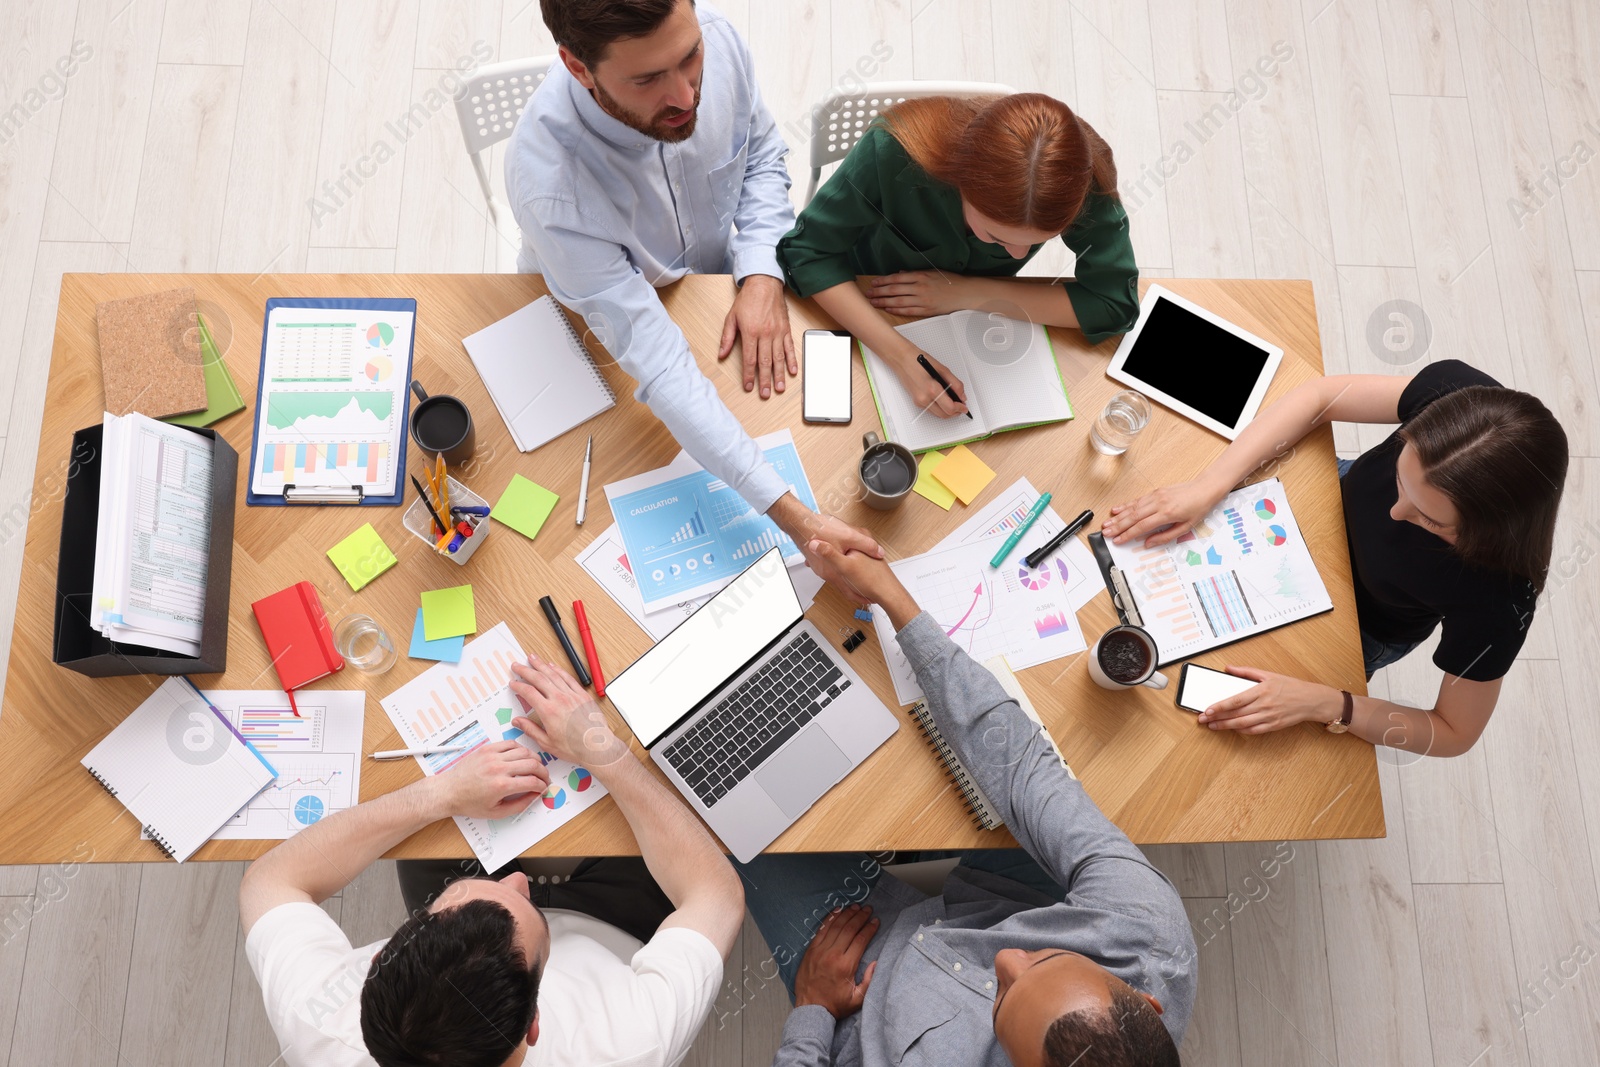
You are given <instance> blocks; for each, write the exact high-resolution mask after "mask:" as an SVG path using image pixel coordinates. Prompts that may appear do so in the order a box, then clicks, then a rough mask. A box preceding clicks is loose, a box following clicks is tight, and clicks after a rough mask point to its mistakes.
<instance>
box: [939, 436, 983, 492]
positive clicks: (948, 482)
mask: <svg viewBox="0 0 1600 1067" xmlns="http://www.w3.org/2000/svg"><path fill="white" fill-rule="evenodd" d="M933 476H934V478H936V479H938V480H939V481H940V482H943V483H944V487H945V488H946V489H948V490H950V491H951V492H952V493H954V494H955V495H956V497H957V498H958V499H959V500H960V501H961V502H962V503H963V504H970V503H972V502H973V501H974V500H976V499H977V498H978V494H979V493H981V492H983V487H984V486H986V485H988V484H989V483H990V482H992V481H994V471H992V470H990V469H989V468H988V467H987V466H986V465H985V464H984V462H983V460H981V459H979V458H978V457H977V456H976V455H974V454H973V451H972V449H970V448H968V447H967V446H966V445H957V446H956V447H955V448H953V449H951V450H950V454H949V455H948V456H946V457H944V460H943V461H942V462H940V463H939V465H938V466H937V467H935V468H934V470H933Z"/></svg>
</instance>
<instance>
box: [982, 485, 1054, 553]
mask: <svg viewBox="0 0 1600 1067" xmlns="http://www.w3.org/2000/svg"><path fill="white" fill-rule="evenodd" d="M1049 506H1050V494H1049V493H1044V494H1042V495H1041V496H1040V497H1039V499H1038V500H1035V501H1034V502H1033V507H1031V508H1029V509H1028V513H1027V514H1026V515H1024V516H1023V517H1022V521H1021V522H1019V523H1017V528H1016V529H1015V530H1012V531H1011V536H1010V537H1008V538H1006V543H1005V544H1003V545H1001V546H1000V551H998V552H996V553H995V554H994V558H993V559H991V560H990V561H989V566H991V567H998V566H1000V564H1002V563H1004V562H1005V561H1006V557H1007V556H1008V555H1010V554H1011V550H1012V549H1013V548H1016V547H1017V542H1018V541H1020V540H1022V535H1023V534H1025V533H1027V532H1028V530H1029V529H1030V528H1031V527H1032V526H1033V524H1034V523H1035V522H1036V521H1037V520H1038V518H1039V516H1040V515H1043V514H1044V509H1045V508H1047V507H1049Z"/></svg>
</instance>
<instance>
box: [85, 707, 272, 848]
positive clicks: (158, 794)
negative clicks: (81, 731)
mask: <svg viewBox="0 0 1600 1067" xmlns="http://www.w3.org/2000/svg"><path fill="white" fill-rule="evenodd" d="M82 763H83V765H84V767H86V768H88V771H89V773H90V774H92V775H94V776H95V778H96V779H98V780H99V782H100V784H101V785H103V786H105V787H106V791H107V792H109V793H110V794H111V795H112V796H114V797H116V798H117V799H118V800H120V801H121V802H122V805H123V807H125V808H127V809H128V810H129V811H131V812H132V813H133V817H134V818H135V819H137V820H139V825H140V826H142V827H143V828H144V831H145V833H146V834H148V835H149V836H150V839H151V840H153V841H154V842H155V843H156V845H157V846H158V847H159V848H160V849H161V851H163V852H165V853H166V854H167V855H169V856H171V857H172V858H173V859H175V860H177V861H178V862H179V863H182V862H183V861H184V860H186V859H188V858H189V857H190V856H191V855H193V854H194V850H195V849H197V848H199V847H200V846H201V845H203V844H205V843H206V842H207V841H208V840H210V838H211V835H212V834H214V833H216V832H217V831H218V830H219V829H221V828H222V824H223V823H225V822H227V821H228V820H229V819H231V818H233V816H234V814H235V813H237V812H238V811H239V809H240V808H242V807H244V806H245V805H246V804H248V803H250V801H251V799H252V798H253V797H254V796H255V795H256V794H257V793H259V792H261V790H263V789H265V788H266V787H267V786H268V785H269V784H271V782H272V780H273V779H274V778H276V777H277V776H278V772H277V771H275V770H273V769H272V765H271V764H269V763H268V762H267V761H266V760H265V759H263V758H262V756H261V754H260V753H259V752H257V751H256V750H255V749H254V748H252V747H251V746H250V744H249V742H247V741H245V739H244V738H242V737H240V736H239V734H238V733H237V731H235V730H234V728H233V724H232V723H230V722H229V721H228V720H227V719H226V718H224V717H223V716H221V715H219V714H217V712H216V711H215V710H213V709H212V707H211V706H210V705H209V704H207V703H206V701H205V698H203V697H202V696H201V695H200V693H199V691H197V690H196V689H195V688H194V687H193V686H192V685H190V684H189V682H188V681H187V680H185V679H183V678H179V677H174V678H168V679H167V680H166V682H165V683H163V684H162V686H161V688H159V689H157V690H156V691H155V692H154V693H152V694H150V697H149V699H147V700H146V701H145V702H144V703H143V704H140V705H139V706H138V707H137V708H135V709H134V710H133V714H131V715H129V716H128V717H127V718H126V719H124V720H122V723H121V724H120V725H119V726H118V727H117V728H116V729H115V730H112V731H111V732H110V733H109V734H107V735H106V737H105V740H103V741H101V742H100V743H99V744H98V745H96V746H94V749H93V750H92V751H91V752H90V753H89V754H88V755H87V756H85V757H83V760H82Z"/></svg>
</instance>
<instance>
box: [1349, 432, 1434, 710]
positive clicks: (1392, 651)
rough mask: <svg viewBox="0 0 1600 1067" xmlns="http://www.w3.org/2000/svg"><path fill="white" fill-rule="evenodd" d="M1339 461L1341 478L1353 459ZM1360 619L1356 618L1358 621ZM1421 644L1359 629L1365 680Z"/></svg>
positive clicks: (1353, 463) (1351, 464)
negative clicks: (1374, 635)
mask: <svg viewBox="0 0 1600 1067" xmlns="http://www.w3.org/2000/svg"><path fill="white" fill-rule="evenodd" d="M1338 462H1339V477H1341V478H1343V477H1344V476H1345V475H1346V474H1348V473H1349V472H1350V468H1351V467H1353V466H1355V462H1356V461H1355V460H1353V459H1341V460H1339V461H1338ZM1359 621H1360V620H1357V622H1358V623H1359ZM1420 644H1422V642H1421V641H1409V642H1407V641H1380V640H1378V639H1377V638H1376V637H1373V636H1372V635H1371V634H1369V633H1367V631H1365V630H1362V631H1361V659H1362V660H1363V661H1364V665H1365V667H1366V670H1367V681H1369V682H1370V681H1372V676H1373V675H1374V674H1376V673H1377V672H1378V671H1379V670H1381V669H1382V668H1384V667H1387V666H1388V665H1389V664H1391V663H1393V662H1395V661H1396V660H1399V659H1404V658H1405V655H1406V653H1408V652H1410V651H1411V650H1412V649H1413V648H1416V647H1417V646H1418V645H1420Z"/></svg>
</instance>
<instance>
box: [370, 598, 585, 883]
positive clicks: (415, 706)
mask: <svg viewBox="0 0 1600 1067" xmlns="http://www.w3.org/2000/svg"><path fill="white" fill-rule="evenodd" d="M525 658H526V657H525V656H524V654H523V651H522V647H521V646H520V645H518V644H517V640H516V638H514V637H512V636H511V630H510V629H509V628H508V627H507V626H506V624H505V623H503V622H502V623H500V624H499V625H498V626H496V627H495V628H494V629H492V630H490V631H488V632H487V633H485V634H482V635H481V636H479V637H477V638H475V639H474V640H472V641H469V642H467V645H466V647H465V648H464V649H463V650H462V653H461V662H459V663H440V664H437V665H436V666H433V667H430V668H429V669H428V670H426V671H424V672H423V673H422V674H420V675H418V676H417V677H416V678H413V679H412V680H411V681H410V682H408V683H406V684H405V685H404V686H402V687H400V688H399V689H397V690H395V691H394V692H393V693H390V694H389V695H388V696H387V697H385V698H383V700H382V701H381V702H380V703H381V704H382V705H383V710H384V712H385V713H386V714H387V715H388V716H389V721H390V722H392V723H394V727H395V729H396V730H398V731H399V732H400V737H401V740H402V741H403V742H404V747H406V748H424V747H443V746H447V745H467V746H468V747H467V748H466V749H464V750H462V751H461V752H446V753H439V754H437V755H433V756H418V757H416V760H417V763H418V764H419V765H420V766H421V767H422V773H424V774H427V775H434V774H441V773H443V772H445V771H447V770H449V769H450V768H451V767H453V766H455V764H457V763H458V762H460V761H461V760H462V759H464V758H465V757H466V756H467V755H468V754H469V753H470V752H471V751H472V750H474V749H477V748H481V747H482V746H484V745H487V744H489V743H491V742H492V741H500V740H510V741H516V742H517V743H518V744H521V745H522V746H524V747H525V748H527V749H529V750H530V751H533V752H535V753H536V754H537V755H538V757H539V759H540V761H541V762H542V763H543V764H544V765H545V767H546V769H547V770H548V771H549V773H550V786H549V788H548V789H546V790H545V793H544V796H543V797H542V798H540V800H539V801H538V802H535V803H534V804H531V805H529V807H528V808H527V809H525V810H524V811H523V812H522V813H521V814H519V815H512V816H509V817H507V818H504V819H471V818H465V817H457V819H456V825H457V826H458V827H460V828H461V833H462V835H463V836H465V837H466V839H467V843H468V844H469V845H471V846H472V851H473V853H474V854H475V855H476V856H477V857H478V861H479V862H480V863H482V864H483V865H484V868H485V869H487V870H490V871H493V870H497V869H498V868H500V867H503V866H504V865H505V864H507V863H509V862H510V861H511V860H512V859H514V858H516V857H517V856H518V855H520V854H521V853H523V852H524V851H526V850H527V849H529V848H530V847H532V846H533V845H534V844H536V843H537V842H539V841H540V840H542V839H543V838H544V837H545V836H546V835H548V834H549V833H550V832H551V831H553V830H555V829H557V828H558V827H560V826H563V825H565V824H566V823H567V822H569V821H571V820H572V818H573V817H574V816H576V815H578V814H579V813H581V812H582V811H584V810H585V809H587V808H588V807H590V806H591V805H592V804H594V802H595V801H597V800H599V799H600V798H601V797H603V796H605V793H606V790H605V787H604V786H602V785H600V783H598V782H596V781H594V779H593V776H591V775H590V774H589V772H588V770H587V769H585V768H583V767H578V766H576V765H574V764H572V763H568V762H567V761H565V760H559V759H556V757H555V756H553V755H551V754H550V753H548V752H540V751H539V750H538V749H537V748H535V747H534V744H533V742H532V741H530V740H529V739H528V738H527V737H526V736H525V735H524V734H523V733H522V731H521V730H518V729H517V728H516V727H515V726H512V725H511V720H512V718H514V717H515V716H517V715H521V714H523V713H524V711H525V710H526V709H525V708H524V706H523V704H522V702H521V701H520V700H519V699H518V698H517V697H516V695H515V694H513V693H512V692H511V686H510V680H511V664H513V663H516V662H519V661H525ZM579 782H581V783H582V788H578V786H577V784H575V783H579Z"/></svg>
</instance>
